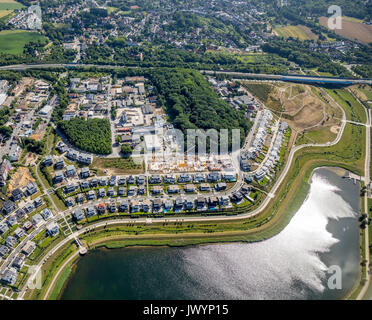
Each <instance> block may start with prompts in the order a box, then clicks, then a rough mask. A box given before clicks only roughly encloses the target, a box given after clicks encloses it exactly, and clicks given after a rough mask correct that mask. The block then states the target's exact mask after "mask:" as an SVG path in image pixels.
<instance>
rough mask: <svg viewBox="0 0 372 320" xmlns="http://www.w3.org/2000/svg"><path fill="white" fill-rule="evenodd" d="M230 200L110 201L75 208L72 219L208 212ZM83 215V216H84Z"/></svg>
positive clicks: (223, 197) (220, 198)
mask: <svg viewBox="0 0 372 320" xmlns="http://www.w3.org/2000/svg"><path fill="white" fill-rule="evenodd" d="M230 205H231V204H230V199H229V197H228V196H221V197H215V196H212V197H197V198H196V199H193V200H192V199H182V198H181V197H179V198H176V199H174V200H172V199H167V200H163V199H152V200H149V199H144V200H138V199H132V200H130V201H129V200H127V199H124V200H121V201H120V202H118V203H117V202H115V201H111V202H110V203H107V204H105V203H100V204H98V205H97V206H89V207H86V208H84V209H82V208H77V209H76V210H75V211H74V213H73V217H74V219H75V220H76V221H80V220H83V219H84V218H85V217H87V218H90V217H92V216H94V215H96V214H105V213H106V211H108V212H110V213H114V212H116V211H119V212H130V213H136V212H153V213H161V212H165V213H166V212H169V211H174V212H179V211H182V210H189V211H190V210H194V209H196V210H208V209H212V210H213V209H217V208H218V207H228V206H230ZM84 213H85V214H84Z"/></svg>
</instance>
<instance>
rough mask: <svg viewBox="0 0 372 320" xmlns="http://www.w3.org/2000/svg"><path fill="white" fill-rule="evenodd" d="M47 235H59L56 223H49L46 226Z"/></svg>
mask: <svg viewBox="0 0 372 320" xmlns="http://www.w3.org/2000/svg"><path fill="white" fill-rule="evenodd" d="M46 230H47V234H48V235H49V236H51V237H55V236H56V235H58V233H59V227H58V224H57V223H56V222H54V221H53V222H49V223H48V224H47V226H46Z"/></svg>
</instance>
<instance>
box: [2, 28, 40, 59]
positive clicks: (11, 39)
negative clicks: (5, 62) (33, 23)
mask: <svg viewBox="0 0 372 320" xmlns="http://www.w3.org/2000/svg"><path fill="white" fill-rule="evenodd" d="M37 40H42V41H46V38H45V37H44V36H42V35H41V34H39V33H38V32H29V31H23V30H4V31H1V32H0V52H1V53H8V54H22V53H23V48H24V46H25V45H26V44H27V43H29V42H31V41H37Z"/></svg>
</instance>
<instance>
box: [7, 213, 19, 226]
mask: <svg viewBox="0 0 372 320" xmlns="http://www.w3.org/2000/svg"><path fill="white" fill-rule="evenodd" d="M6 223H7V224H8V226H9V227H13V226H15V225H16V224H17V217H16V216H15V215H10V216H8V217H7V218H6Z"/></svg>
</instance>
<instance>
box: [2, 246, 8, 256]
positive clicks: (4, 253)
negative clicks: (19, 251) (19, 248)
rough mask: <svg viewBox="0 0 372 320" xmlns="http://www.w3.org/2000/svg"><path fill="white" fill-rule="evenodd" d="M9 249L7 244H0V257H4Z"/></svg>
mask: <svg viewBox="0 0 372 320" xmlns="http://www.w3.org/2000/svg"><path fill="white" fill-rule="evenodd" d="M9 251H10V249H9V248H8V247H7V246H4V245H0V257H4V256H5V255H7V254H8V253H9Z"/></svg>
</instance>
